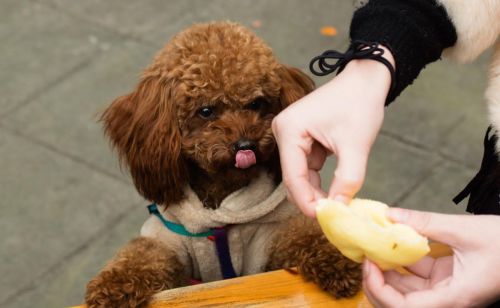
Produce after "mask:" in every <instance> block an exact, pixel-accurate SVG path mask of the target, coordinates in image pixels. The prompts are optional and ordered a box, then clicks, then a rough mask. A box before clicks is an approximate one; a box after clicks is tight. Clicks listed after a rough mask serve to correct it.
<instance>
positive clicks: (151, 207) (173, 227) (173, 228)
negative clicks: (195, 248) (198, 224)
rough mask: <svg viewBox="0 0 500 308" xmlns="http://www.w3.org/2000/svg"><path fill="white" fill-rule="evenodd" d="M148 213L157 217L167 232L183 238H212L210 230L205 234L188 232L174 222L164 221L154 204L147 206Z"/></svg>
mask: <svg viewBox="0 0 500 308" xmlns="http://www.w3.org/2000/svg"><path fill="white" fill-rule="evenodd" d="M148 211H149V214H153V215H155V216H156V217H158V218H159V219H160V220H161V222H162V223H163V224H164V225H165V227H167V229H168V230H170V231H172V232H174V233H177V234H180V235H184V236H192V237H207V236H212V235H213V233H214V232H213V230H210V231H207V232H201V233H191V232H189V231H188V230H186V228H184V226H183V225H181V224H176V223H175V222H171V221H168V220H166V219H165V217H163V215H161V214H160V212H159V211H158V206H157V205H156V203H153V204H150V205H148Z"/></svg>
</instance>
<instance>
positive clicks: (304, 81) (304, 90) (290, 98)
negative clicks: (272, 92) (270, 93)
mask: <svg viewBox="0 0 500 308" xmlns="http://www.w3.org/2000/svg"><path fill="white" fill-rule="evenodd" d="M279 75H280V77H281V91H280V100H281V108H282V109H285V108H286V107H288V106H289V105H290V104H292V103H293V102H295V101H296V100H298V99H300V98H302V97H303V96H305V95H306V94H308V93H309V92H312V91H313V90H314V88H315V85H314V81H313V80H312V79H311V78H309V76H307V75H306V74H304V73H303V72H302V71H301V70H299V69H298V68H295V67H289V66H284V65H282V66H281V67H280V68H279Z"/></svg>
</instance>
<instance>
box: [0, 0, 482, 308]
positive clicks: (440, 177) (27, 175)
mask: <svg viewBox="0 0 500 308" xmlns="http://www.w3.org/2000/svg"><path fill="white" fill-rule="evenodd" d="M351 13H352V8H351V1H346V0H337V1H327V0H321V1H320V0H315V1H301V0H293V1H291V0H288V1H285V0H271V1H270V0H258V1H256V0H252V1H250V0H245V1H243V0H241V1H235V0H231V1H230V0H225V1H223V0H216V1H208V0H207V1H204V0H182V1H181V0H178V1H173V0H171V1H164V0H151V1H124V0H109V1H98V0H91V1H90V0H89V1H64V0H47V1H35V0H26V1H18V0H1V2H0V39H1V44H0V58H1V61H0V93H1V95H0V170H1V171H0V173H1V177H0V234H2V241H0V259H1V261H2V262H1V263H0V273H1V274H0V306H2V307H3V306H5V307H31V306H33V305H34V304H37V305H39V306H40V307H62V306H65V305H74V304H79V303H80V302H81V301H82V296H83V291H84V287H85V284H86V282H87V281H88V280H89V279H90V277H91V276H93V275H94V274H95V273H96V272H97V271H98V270H99V268H100V267H101V266H102V265H103V263H104V262H105V261H106V260H107V259H108V258H110V257H111V255H112V254H113V252H115V250H116V249H117V248H118V247H119V246H120V245H122V244H123V243H125V242H126V241H127V240H128V239H130V238H132V237H133V236H135V235H137V233H138V231H139V228H140V226H141V223H142V222H143V220H144V219H145V218H146V216H147V213H146V209H145V207H144V206H145V205H146V204H147V202H146V201H144V200H141V198H140V197H139V196H138V195H137V194H136V192H135V190H134V187H133V186H132V185H131V183H130V180H129V178H128V176H127V175H125V174H123V173H122V172H121V171H120V169H119V168H118V165H117V161H116V157H115V156H114V155H113V153H112V152H111V151H110V149H109V147H108V144H107V141H106V140H105V139H104V138H103V135H102V132H101V127H100V125H99V124H96V116H95V115H96V114H97V113H98V112H99V111H101V110H102V109H103V108H104V107H105V106H106V105H107V104H108V103H109V102H110V101H111V100H112V99H113V98H114V97H116V96H118V95H120V94H124V93H125V92H127V91H129V90H130V89H131V88H132V86H133V85H134V84H135V82H136V81H137V78H138V75H139V73H140V70H141V69H142V68H144V66H145V65H146V64H147V63H149V61H150V60H151V58H152V56H153V55H154V53H155V52H156V51H157V50H158V49H159V48H160V47H161V46H162V45H163V44H164V43H165V42H166V41H167V40H168V39H169V37H171V36H172V35H173V34H174V33H176V32H177V31H179V30H181V29H182V28H184V27H186V26H188V25H190V24H191V23H193V22H202V21H209V20H218V19H230V20H235V21H239V22H241V23H243V24H245V25H248V26H250V25H251V23H252V21H254V20H261V21H262V26H261V27H260V28H258V29H255V31H256V32H257V33H258V34H259V35H260V36H262V37H263V38H264V39H265V40H266V41H267V42H268V43H269V45H271V46H272V47H273V49H274V51H275V54H276V55H277V56H278V57H279V58H280V59H281V61H282V62H284V63H287V64H291V65H294V66H297V67H300V68H302V69H304V70H306V67H307V65H308V60H309V59H310V58H311V57H312V56H313V55H316V54H318V53H320V52H322V51H323V50H325V49H327V48H344V47H345V46H346V43H347V30H348V25H349V20H350V17H351ZM325 25H333V26H335V27H337V28H338V30H339V34H338V35H337V36H336V37H325V36H322V35H321V34H320V33H319V29H320V28H321V27H322V26H325ZM486 62H487V61H486V57H483V58H481V59H480V60H479V61H478V62H477V63H476V64H473V65H465V66H457V65H453V64H450V63H448V62H446V61H442V62H440V63H437V64H433V65H431V66H430V67H429V68H428V69H426V70H425V72H424V73H423V74H422V75H421V77H420V78H419V79H418V81H416V82H415V85H414V86H413V87H411V88H410V89H408V90H407V91H406V92H405V94H404V95H403V96H401V97H400V98H399V99H398V100H397V102H396V103H394V104H393V105H392V106H391V107H390V108H389V109H388V110H387V113H386V120H385V125H384V127H383V130H382V133H381V135H380V137H379V138H378V140H377V143H376V145H375V148H374V150H373V154H372V156H371V160H370V163H369V171H368V178H367V180H366V184H365V186H364V188H363V191H362V193H361V194H360V195H361V196H365V197H370V198H374V199H379V200H383V201H385V202H388V203H391V204H397V205H399V206H402V207H409V208H418V209H426V210H433V211H439V212H450V213H462V212H463V208H464V206H463V205H462V206H460V207H457V206H455V205H454V204H452V202H451V201H450V199H451V198H452V197H453V196H454V194H455V193H456V192H458V191H459V190H460V189H461V188H462V187H463V186H464V185H465V183H466V182H467V181H468V179H470V177H471V176H472V175H473V174H474V171H475V170H476V168H477V167H478V166H479V164H480V160H481V155H482V137H483V132H484V130H485V128H486V126H487V121H486V116H485V114H486V113H485V103H484V99H483V95H482V92H483V89H484V87H485V71H486ZM316 81H317V83H318V84H321V83H322V82H324V81H325V79H316ZM360 90H362V89H360ZM332 166H333V162H330V163H329V164H328V166H326V167H325V169H324V173H323V174H324V177H325V179H327V180H329V179H330V174H331V172H332Z"/></svg>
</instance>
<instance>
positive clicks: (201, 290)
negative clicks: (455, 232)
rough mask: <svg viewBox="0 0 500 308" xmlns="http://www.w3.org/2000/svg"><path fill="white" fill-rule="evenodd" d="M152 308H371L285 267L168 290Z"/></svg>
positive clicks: (442, 249) (437, 249)
mask: <svg viewBox="0 0 500 308" xmlns="http://www.w3.org/2000/svg"><path fill="white" fill-rule="evenodd" d="M430 246H431V252H430V253H429V255H430V256H433V257H441V256H447V255H451V254H452V251H451V249H450V248H449V247H448V246H445V245H442V244H436V243H431V245H430ZM155 299H156V300H155V301H154V302H153V303H152V304H151V307H152V308H165V307H178V308H181V307H231V306H232V307H237V306H239V307H241V306H245V307H249V306H250V307H334V308H335V307H346V308H348V307H359V308H362V307H372V306H371V304H370V303H369V302H368V300H367V299H366V297H365V296H364V294H363V292H359V293H358V294H357V295H356V296H355V297H353V298H350V299H342V300H335V298H333V297H332V296H330V295H328V294H326V293H325V292H323V291H321V290H320V289H319V288H318V287H317V286H316V285H315V284H314V283H311V282H306V281H304V280H303V279H302V277H301V276H300V275H297V274H293V273H290V272H288V271H285V270H280V271H274V272H269V273H262V274H258V275H253V276H245V277H241V278H235V279H230V280H223V281H216V282H211V283H205V284H202V285H197V286H191V287H184V288H178V289H173V290H167V291H164V292H161V293H159V294H157V295H156V297H155Z"/></svg>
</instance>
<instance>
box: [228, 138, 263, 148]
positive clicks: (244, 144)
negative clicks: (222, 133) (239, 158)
mask: <svg viewBox="0 0 500 308" xmlns="http://www.w3.org/2000/svg"><path fill="white" fill-rule="evenodd" d="M233 147H234V150H235V151H242V150H252V151H255V148H256V147H257V145H256V144H255V142H253V141H251V140H247V139H240V140H238V141H236V143H235V144H234V145H233Z"/></svg>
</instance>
